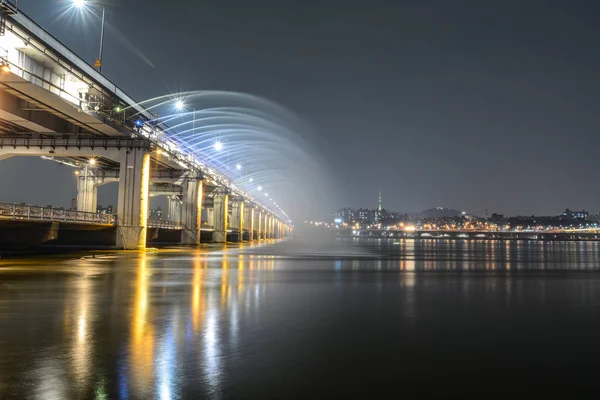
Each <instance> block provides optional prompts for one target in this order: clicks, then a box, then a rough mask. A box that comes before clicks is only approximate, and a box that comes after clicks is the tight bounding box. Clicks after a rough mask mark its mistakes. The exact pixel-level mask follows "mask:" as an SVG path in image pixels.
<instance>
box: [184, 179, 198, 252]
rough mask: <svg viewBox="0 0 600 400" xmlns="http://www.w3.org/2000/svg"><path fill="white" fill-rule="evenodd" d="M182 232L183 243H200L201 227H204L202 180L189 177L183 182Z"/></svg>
mask: <svg viewBox="0 0 600 400" xmlns="http://www.w3.org/2000/svg"><path fill="white" fill-rule="evenodd" d="M182 186H183V202H182V213H181V218H182V223H183V225H184V229H183V232H182V233H181V235H182V236H181V242H182V243H183V244H200V228H201V227H202V189H203V188H202V180H201V179H200V178H187V179H185V180H184V182H183V184H182Z"/></svg>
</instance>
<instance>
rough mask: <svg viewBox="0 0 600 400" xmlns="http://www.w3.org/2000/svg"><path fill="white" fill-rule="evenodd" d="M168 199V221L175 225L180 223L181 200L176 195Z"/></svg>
mask: <svg viewBox="0 0 600 400" xmlns="http://www.w3.org/2000/svg"><path fill="white" fill-rule="evenodd" d="M168 198H169V214H168V215H169V221H171V222H175V223H177V224H179V223H181V198H179V196H176V195H171V196H168Z"/></svg>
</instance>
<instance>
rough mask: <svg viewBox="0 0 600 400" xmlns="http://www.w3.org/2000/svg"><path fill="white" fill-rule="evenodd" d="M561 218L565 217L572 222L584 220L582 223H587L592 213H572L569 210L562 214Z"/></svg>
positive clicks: (583, 211) (582, 211)
mask: <svg viewBox="0 0 600 400" xmlns="http://www.w3.org/2000/svg"><path fill="white" fill-rule="evenodd" d="M561 217H563V218H564V219H570V220H574V219H577V220H582V221H587V220H588V219H589V217H590V213H589V212H588V211H585V210H581V211H571V210H569V209H568V208H567V209H566V210H565V211H564V212H563V213H562V214H561Z"/></svg>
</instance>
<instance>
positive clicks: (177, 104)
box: [174, 100, 185, 111]
mask: <svg viewBox="0 0 600 400" xmlns="http://www.w3.org/2000/svg"><path fill="white" fill-rule="evenodd" d="M174 106H175V109H176V110H177V111H183V110H184V109H185V103H184V102H183V100H177V101H176V102H175V104H174Z"/></svg>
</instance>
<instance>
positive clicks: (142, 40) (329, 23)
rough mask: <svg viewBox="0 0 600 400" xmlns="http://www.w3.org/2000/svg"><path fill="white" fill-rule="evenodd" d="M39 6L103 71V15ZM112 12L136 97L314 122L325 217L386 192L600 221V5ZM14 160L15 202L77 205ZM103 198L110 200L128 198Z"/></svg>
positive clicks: (69, 182) (195, 4) (406, 202)
mask: <svg viewBox="0 0 600 400" xmlns="http://www.w3.org/2000/svg"><path fill="white" fill-rule="evenodd" d="M21 3H22V8H23V10H24V11H25V13H27V14H28V15H29V16H30V17H32V18H33V19H34V20H36V21H37V22H38V23H40V25H42V26H43V27H44V28H46V29H47V30H48V31H50V32H51V33H52V34H54V35H55V36H56V37H57V38H58V39H60V40H61V41H63V42H64V43H65V44H67V46H68V47H70V48H71V49H72V50H74V51H75V52H77V53H78V54H80V55H81V56H82V57H83V58H84V59H86V60H89V61H90V62H93V61H94V59H95V57H96V53H97V46H98V43H97V41H98V32H99V22H97V21H93V20H90V23H88V24H82V23H81V21H77V20H75V19H73V18H72V17H69V16H68V15H67V16H63V17H60V18H59V15H60V14H61V13H62V12H63V11H64V9H65V7H66V5H65V2H64V1H60V0H46V1H34V0H22V1H21ZM112 4H114V6H113V7H111V8H110V9H109V13H108V17H107V18H108V21H109V22H110V25H111V26H109V28H108V30H107V39H106V45H105V46H106V47H105V55H104V67H103V73H104V74H105V75H106V76H107V77H108V78H109V79H111V80H113V81H114V82H115V83H116V84H117V85H118V86H120V87H121V88H122V89H124V90H125V91H126V92H128V93H129V94H131V95H132V96H133V97H134V98H136V99H140V100H141V99H145V98H150V97H155V96H159V95H164V94H167V93H170V92H174V91H180V90H205V89H206V90H230V91H237V92H246V93H251V94H255V95H258V96H262V97H265V98H268V99H270V100H273V101H275V102H277V103H279V104H281V105H283V106H284V107H286V108H288V109H289V110H291V111H293V112H295V113H296V114H297V115H298V116H300V117H301V118H303V119H304V120H306V121H307V122H308V123H309V124H310V125H311V126H312V127H313V128H314V131H315V132H307V133H306V137H305V139H306V140H307V141H308V142H309V143H311V146H312V147H313V148H314V151H318V152H319V154H321V157H322V158H325V159H326V160H327V161H326V163H324V167H323V175H324V176H325V175H327V176H328V177H329V178H330V179H331V180H332V181H334V182H336V185H334V186H332V187H331V189H330V190H327V189H323V192H322V196H324V197H325V198H326V199H327V200H326V201H324V202H322V203H321V206H320V207H319V208H315V209H314V210H313V212H314V214H315V215H316V216H325V215H328V214H329V213H330V212H331V211H333V209H334V208H340V207H343V206H351V207H371V208H374V207H376V204H377V195H378V191H379V190H382V191H383V198H384V207H385V208H387V209H391V210H395V211H401V212H413V211H420V210H423V209H426V208H429V207H435V206H445V207H451V208H456V209H459V210H465V211H470V212H474V213H476V214H479V215H483V214H484V212H485V211H484V210H485V209H488V210H489V212H490V214H491V213H492V212H500V213H505V214H511V215H513V214H528V215H530V214H533V213H535V214H544V215H553V214H557V213H559V212H560V211H561V210H563V209H564V208H566V207H569V208H572V209H580V208H584V209H586V210H589V211H591V212H593V213H597V212H598V211H599V210H600V201H599V200H600V185H599V184H598V182H599V177H600V168H599V167H598V162H597V153H598V148H599V144H600V134H599V125H600V118H599V116H598V110H599V109H600V100H599V94H600V78H599V76H600V75H599V71H600V55H599V51H600V50H599V49H600V46H599V43H600V41H599V39H600V32H599V30H600V25H598V23H597V21H598V20H599V17H600V6H599V5H598V4H597V2H593V1H589V2H586V1H568V0H565V1H558V0H557V1H535V0H527V1H523V0H519V1H509V0H500V1H491V0H488V1H481V0H478V1H459V0H452V1H450V0H439V1H433V0H431V1H429V0H414V1H400V0H396V1H376V0H372V1H351V0H346V1H325V0H319V1H308V0H301V1H300V0H277V1H260V0H255V1H247V0H243V1H228V0H213V1H209V0H198V1H190V0H186V1H184V0H171V1H158V0H157V1H151V0H123V1H113V2H112ZM115 28H116V29H118V31H119V32H120V34H115ZM121 35H122V36H123V37H126V38H127V40H128V41H129V42H130V43H131V44H132V45H126V44H125V42H124V40H123V38H122V37H121ZM139 53H141V54H143V55H145V56H140V55H139ZM144 58H147V60H149V61H150V63H148V61H144ZM150 64H153V65H154V66H153V67H152V66H150ZM303 134H304V133H303ZM0 165H2V167H3V168H2V174H0V187H1V188H2V189H1V193H2V196H1V201H25V202H28V203H38V204H39V203H41V204H56V205H64V206H69V205H70V199H71V198H72V197H74V196H75V180H74V178H73V176H72V170H70V169H68V168H65V167H62V166H59V165H54V164H52V163H48V162H45V161H41V160H33V159H27V160H24V159H11V160H7V161H3V162H2V164H0ZM7 171H10V172H11V173H10V174H7V173H6V172H7ZM24 181H27V182H28V183H30V184H31V185H30V186H29V188H25V187H24V185H23V182H24ZM100 196H101V197H100V201H99V202H100V203H106V202H107V201H111V200H110V198H109V196H112V194H110V195H109V191H103V192H101V195H100ZM103 196H104V197H103ZM114 203H116V200H115V201H114ZM281 203H282V204H284V202H281ZM284 206H285V204H284Z"/></svg>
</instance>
